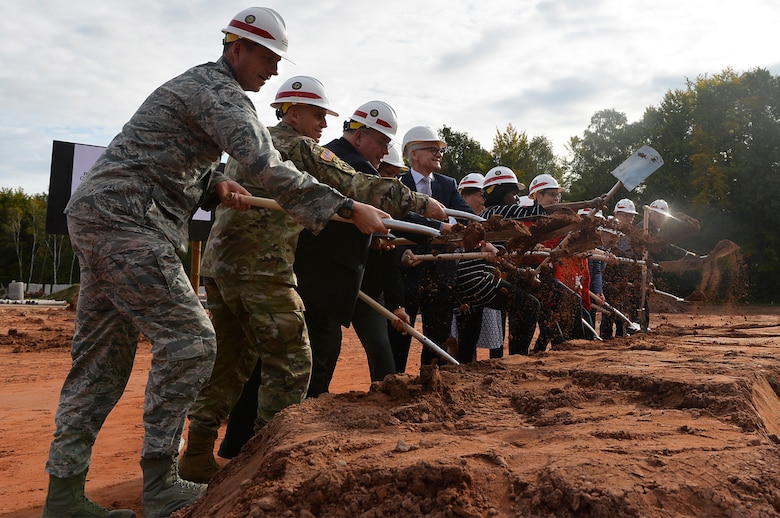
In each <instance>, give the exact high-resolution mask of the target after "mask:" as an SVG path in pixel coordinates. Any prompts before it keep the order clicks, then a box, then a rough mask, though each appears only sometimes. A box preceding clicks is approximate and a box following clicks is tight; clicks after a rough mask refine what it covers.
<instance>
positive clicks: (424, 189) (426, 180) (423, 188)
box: [417, 176, 433, 196]
mask: <svg viewBox="0 0 780 518" xmlns="http://www.w3.org/2000/svg"><path fill="white" fill-rule="evenodd" d="M417 190H418V191H420V192H421V193H423V194H427V195H428V196H431V195H432V194H433V191H431V177H430V176H423V177H422V178H420V182H419V184H418V186H417Z"/></svg>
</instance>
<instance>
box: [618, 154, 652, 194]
mask: <svg viewBox="0 0 780 518" xmlns="http://www.w3.org/2000/svg"><path fill="white" fill-rule="evenodd" d="M662 165H664V159H663V158H661V155H660V154H658V151H656V150H655V149H653V148H651V147H650V146H642V147H641V148H639V149H638V150H636V151H635V152H634V154H633V155H631V156H630V157H628V158H627V159H626V160H625V161H624V162H623V163H622V164H620V165H619V166H617V167H616V168H615V170H614V171H612V176H614V177H615V178H617V179H618V180H620V182H621V183H622V184H623V187H625V188H626V189H627V190H629V191H633V190H634V189H635V188H636V186H637V185H639V184H640V183H642V182H643V181H644V180H645V178H647V177H648V176H650V175H651V174H653V172H655V170H656V169H658V168H659V167H661V166H662Z"/></svg>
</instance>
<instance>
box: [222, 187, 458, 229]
mask: <svg viewBox="0 0 780 518" xmlns="http://www.w3.org/2000/svg"><path fill="white" fill-rule="evenodd" d="M231 194H232V193H231ZM244 200H246V202H247V203H248V204H249V205H251V206H253V207H260V208H262V209H268V210H281V211H283V210H284V209H283V208H282V207H281V206H280V205H279V204H278V203H276V201H275V200H271V199H268V198H259V197H257V196H244ZM472 216H473V214H472ZM330 219H331V221H341V222H344V223H352V220H351V219H347V218H342V217H341V216H339V215H338V214H334V215H333V217H332V218H330ZM382 223H383V224H384V226H385V227H386V228H388V229H390V230H399V231H402V232H413V233H416V234H423V235H425V236H429V237H439V236H440V235H441V232H439V231H438V230H436V229H435V228H431V227H426V226H425V225H418V224H416V223H409V222H407V221H398V220H397V219H392V218H382Z"/></svg>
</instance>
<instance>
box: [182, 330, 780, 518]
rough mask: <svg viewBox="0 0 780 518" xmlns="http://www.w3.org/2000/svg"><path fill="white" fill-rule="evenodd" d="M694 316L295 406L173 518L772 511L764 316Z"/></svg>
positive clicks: (777, 470)
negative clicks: (642, 331)
mask: <svg viewBox="0 0 780 518" xmlns="http://www.w3.org/2000/svg"><path fill="white" fill-rule="evenodd" d="M689 319H690V320H689V321H687V322H685V321H682V322H680V323H678V324H674V325H673V324H671V323H664V321H665V320H666V319H665V318H664V317H662V322H660V323H656V326H657V327H655V328H654V331H653V333H652V334H648V335H634V336H632V337H630V338H618V339H614V340H610V341H608V342H589V341H573V342H567V343H566V344H564V345H565V347H563V348H559V349H558V350H553V351H551V352H548V353H544V354H541V355H536V356H530V357H522V356H512V357H509V358H504V359H502V360H491V361H481V362H477V363H474V364H470V365H461V366H446V367H442V368H437V367H425V368H423V369H422V371H421V373H420V376H409V375H397V376H390V377H388V378H386V379H385V380H384V381H383V382H381V383H374V384H372V385H371V390H370V391H369V392H349V393H344V394H337V395H329V394H326V395H324V396H321V397H320V398H318V399H314V400H307V401H305V402H304V403H303V404H301V405H296V406H293V407H290V408H288V409H286V410H284V411H283V412H281V413H280V414H279V415H277V416H276V417H275V418H274V420H273V421H272V422H271V423H270V424H269V425H268V426H267V427H266V428H265V430H264V431H263V432H262V433H261V434H259V435H257V436H256V437H255V438H254V439H253V440H252V441H251V442H250V443H249V444H247V446H246V447H245V449H244V451H242V453H241V455H240V456H239V457H237V458H236V459H233V460H232V461H231V462H230V463H229V464H227V466H226V467H225V468H224V469H223V470H222V471H221V472H220V473H219V474H218V475H217V476H216V478H215V479H214V480H213V481H212V483H211V484H210V486H209V489H208V491H207V493H206V494H205V495H204V497H202V498H201V499H200V500H199V501H198V502H196V503H195V504H194V505H192V506H190V507H189V508H187V509H185V510H181V511H179V512H178V513H177V514H176V515H175V516H177V517H178V518H185V517H193V518H194V517H200V516H225V517H248V516H257V517H261V516H289V517H313V516H318V517H328V516H333V517H336V516H339V517H341V516H360V517H379V516H434V517H438V516H441V517H444V516H468V517H485V516H605V517H606V516H644V517H646V516H664V517H665V516H669V517H671V516H777V515H780V447H779V446H778V443H780V438H778V436H780V412H779V410H780V399H778V390H780V360H779V359H778V358H780V340H778V337H780V327H779V326H778V324H777V320H776V319H774V320H773V321H771V322H767V321H766V320H761V319H752V318H751V317H749V316H748V315H742V316H730V317H729V316H723V317H721V318H720V321H719V322H715V323H714V324H713V325H704V324H702V323H701V321H700V320H697V319H696V317H695V316H693V315H690V316H689ZM716 320H717V318H716Z"/></svg>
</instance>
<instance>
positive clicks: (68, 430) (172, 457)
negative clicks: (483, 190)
mask: <svg viewBox="0 0 780 518" xmlns="http://www.w3.org/2000/svg"><path fill="white" fill-rule="evenodd" d="M222 32H223V33H225V39H224V41H223V47H222V56H221V57H220V58H219V59H218V60H217V61H216V62H209V63H205V64H202V65H198V66H195V67H193V68H191V69H189V70H188V71H186V72H184V73H183V74H181V75H179V76H177V77H175V78H173V79H171V80H169V81H168V82H166V83H165V84H164V85H162V86H160V87H159V88H157V89H156V90H155V91H154V92H152V93H151V94H150V95H149V97H148V98H147V99H146V100H145V101H144V102H143V103H142V104H141V106H140V107H139V108H138V110H137V111H136V112H135V114H133V116H132V117H131V118H130V120H129V121H128V122H127V123H126V124H125V125H124V127H123V128H122V130H121V131H120V133H119V134H118V135H117V136H116V137H115V138H114V139H113V140H112V142H111V143H110V144H109V145H108V147H107V148H106V150H105V151H104V152H103V154H102V155H101V156H100V158H98V160H97V161H96V162H95V164H94V165H93V166H92V168H91V169H90V170H89V172H88V173H87V175H86V179H85V180H84V181H83V182H82V183H81V184H80V185H79V187H78V188H77V189H76V191H75V192H74V193H73V195H72V196H71V198H70V202H69V204H68V205H67V208H66V213H67V218H68V227H69V232H70V237H71V242H72V244H73V248H74V251H75V253H76V255H77V257H78V258H79V265H80V269H81V277H80V279H81V287H80V290H79V297H78V300H79V302H78V307H77V309H76V317H75V322H76V324H75V334H74V336H73V343H72V352H71V355H72V358H73V363H72V366H71V370H70V373H69V374H68V376H67V378H66V380H65V382H64V384H63V387H62V392H61V395H60V401H59V405H58V408H57V413H56V417H55V425H56V430H55V432H54V440H53V441H52V443H51V447H50V449H49V457H48V461H47V463H46V471H47V472H48V474H49V488H48V492H47V495H46V502H45V504H44V508H43V512H42V516H44V517H60V518H61V517H71V516H112V517H131V516H135V514H134V513H133V512H132V511H130V510H117V511H109V510H107V509H104V508H103V507H101V506H99V505H98V504H96V503H94V502H92V501H91V500H89V499H88V498H87V497H86V495H85V493H84V490H85V483H86V478H87V470H88V469H89V467H90V460H91V454H92V448H93V446H94V444H95V440H96V438H97V435H98V433H99V432H100V429H101V428H102V426H103V424H104V422H105V419H106V418H107V416H108V414H109V413H110V412H111V410H112V409H113V408H114V406H115V405H116V403H117V401H119V399H120V397H121V396H122V393H123V391H124V389H125V386H126V384H127V381H128V379H129V376H130V373H131V371H132V368H133V359H134V357H135V352H136V349H137V347H138V340H139V335H140V333H143V334H144V335H145V336H146V337H147V338H149V340H150V341H151V344H152V345H151V348H152V356H153V360H152V365H151V369H150V371H149V379H148V382H147V384H146V397H145V400H144V416H143V426H144V438H143V447H142V449H141V455H140V457H141V462H140V464H141V469H142V471H143V509H144V516H149V517H162V516H168V515H169V514H171V513H173V512H174V511H175V510H177V509H179V508H181V507H183V506H185V505H187V504H189V503H190V502H192V501H193V500H195V499H196V498H198V496H200V494H201V493H203V491H205V489H206V486H204V485H200V484H192V483H189V482H186V481H184V480H182V479H181V478H180V477H179V474H178V470H177V463H176V455H177V454H178V448H179V440H180V437H181V433H182V428H183V427H184V419H185V414H186V412H187V409H188V408H189V407H190V405H191V404H192V402H193V400H195V398H196V396H197V394H198V391H199V389H200V388H201V387H202V386H203V385H204V384H205V383H206V381H207V380H208V378H209V375H210V373H211V371H212V367H213V365H214V358H215V354H216V348H217V340H216V334H215V332H214V327H213V325H212V323H211V321H210V320H209V317H208V315H207V313H206V311H205V309H204V308H203V306H202V305H201V303H200V300H198V296H197V293H196V292H195V290H194V289H193V287H192V285H191V284H190V281H189V278H188V276H187V274H186V272H185V270H184V267H183V265H182V263H181V260H180V258H179V257H181V256H183V255H184V253H185V252H186V250H187V225H188V223H189V220H190V217H191V215H192V214H193V212H194V211H195V209H196V208H197V207H198V206H202V207H203V206H208V205H210V204H211V203H212V200H213V202H214V203H216V202H221V203H222V207H223V208H222V210H223V211H231V212H235V213H236V214H239V211H236V210H234V209H239V210H246V209H248V207H249V205H248V203H247V201H246V200H245V199H243V197H242V195H246V194H249V191H248V190H247V189H245V188H244V187H242V186H241V185H240V184H238V183H236V182H235V181H233V180H231V179H230V178H229V177H228V176H225V175H222V174H220V173H218V172H216V170H215V168H216V166H217V165H218V164H219V161H220V157H221V155H222V153H223V152H227V153H228V154H229V155H231V156H233V157H235V158H236V160H237V162H238V164H240V166H241V167H243V168H244V169H245V170H246V171H247V175H246V176H247V178H248V179H249V180H250V181H251V182H252V183H253V184H255V185H258V186H260V187H261V188H263V189H264V190H265V191H266V192H267V193H268V194H269V195H270V196H271V197H273V198H274V199H275V200H276V201H277V202H278V203H279V204H280V205H281V206H282V207H284V210H286V211H287V212H288V213H289V214H290V216H291V221H295V222H296V223H295V224H296V225H302V226H304V227H306V228H308V229H310V230H312V231H313V232H318V231H320V230H321V229H322V227H323V226H324V225H325V223H326V222H327V221H328V220H329V219H330V218H331V216H332V215H333V214H335V213H336V212H337V211H338V210H339V209H340V208H341V207H343V206H347V205H349V204H350V203H352V202H351V201H350V199H349V198H347V197H346V196H344V195H342V194H340V193H339V192H338V191H336V190H335V189H333V188H331V187H329V186H327V185H324V184H322V183H319V182H317V181H316V180H315V179H314V178H313V177H312V176H311V175H309V174H307V173H303V172H301V171H299V170H298V169H296V168H295V167H294V166H293V165H292V164H291V163H289V162H284V161H282V160H281V157H280V156H279V153H278V152H277V151H276V150H275V149H274V148H273V147H272V146H271V137H270V135H269V134H268V131H267V130H266V128H265V127H264V126H263V125H262V124H261V123H260V121H259V120H258V118H257V113H256V111H255V108H254V105H253V104H252V101H251V100H250V99H249V97H248V96H247V95H246V93H245V92H246V91H258V90H259V89H260V88H261V87H262V86H263V85H264V84H265V82H266V81H267V80H268V79H270V78H271V77H273V76H274V75H277V66H278V62H279V61H280V60H281V59H282V57H284V56H285V55H286V54H287V41H288V40H287V30H286V26H285V23H284V20H283V19H282V18H281V16H279V14H278V13H277V12H276V11H274V10H272V9H269V8H264V7H250V8H248V9H245V10H243V11H241V12H239V13H238V14H236V15H235V16H234V17H233V18H232V19H231V20H230V22H229V23H228V25H227V27H226V28H225V29H223V31H222ZM211 197H213V198H211ZM356 205H357V204H356ZM355 214H356V215H357V217H356V223H359V225H360V228H361V229H362V230H363V231H365V232H380V233H381V232H386V230H385V228H384V224H383V223H382V218H383V217H384V215H385V213H384V212H383V211H381V210H378V209H375V208H374V207H371V206H368V205H366V206H364V207H361V208H360V210H358V209H355ZM234 323H235V322H233V324H234Z"/></svg>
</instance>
